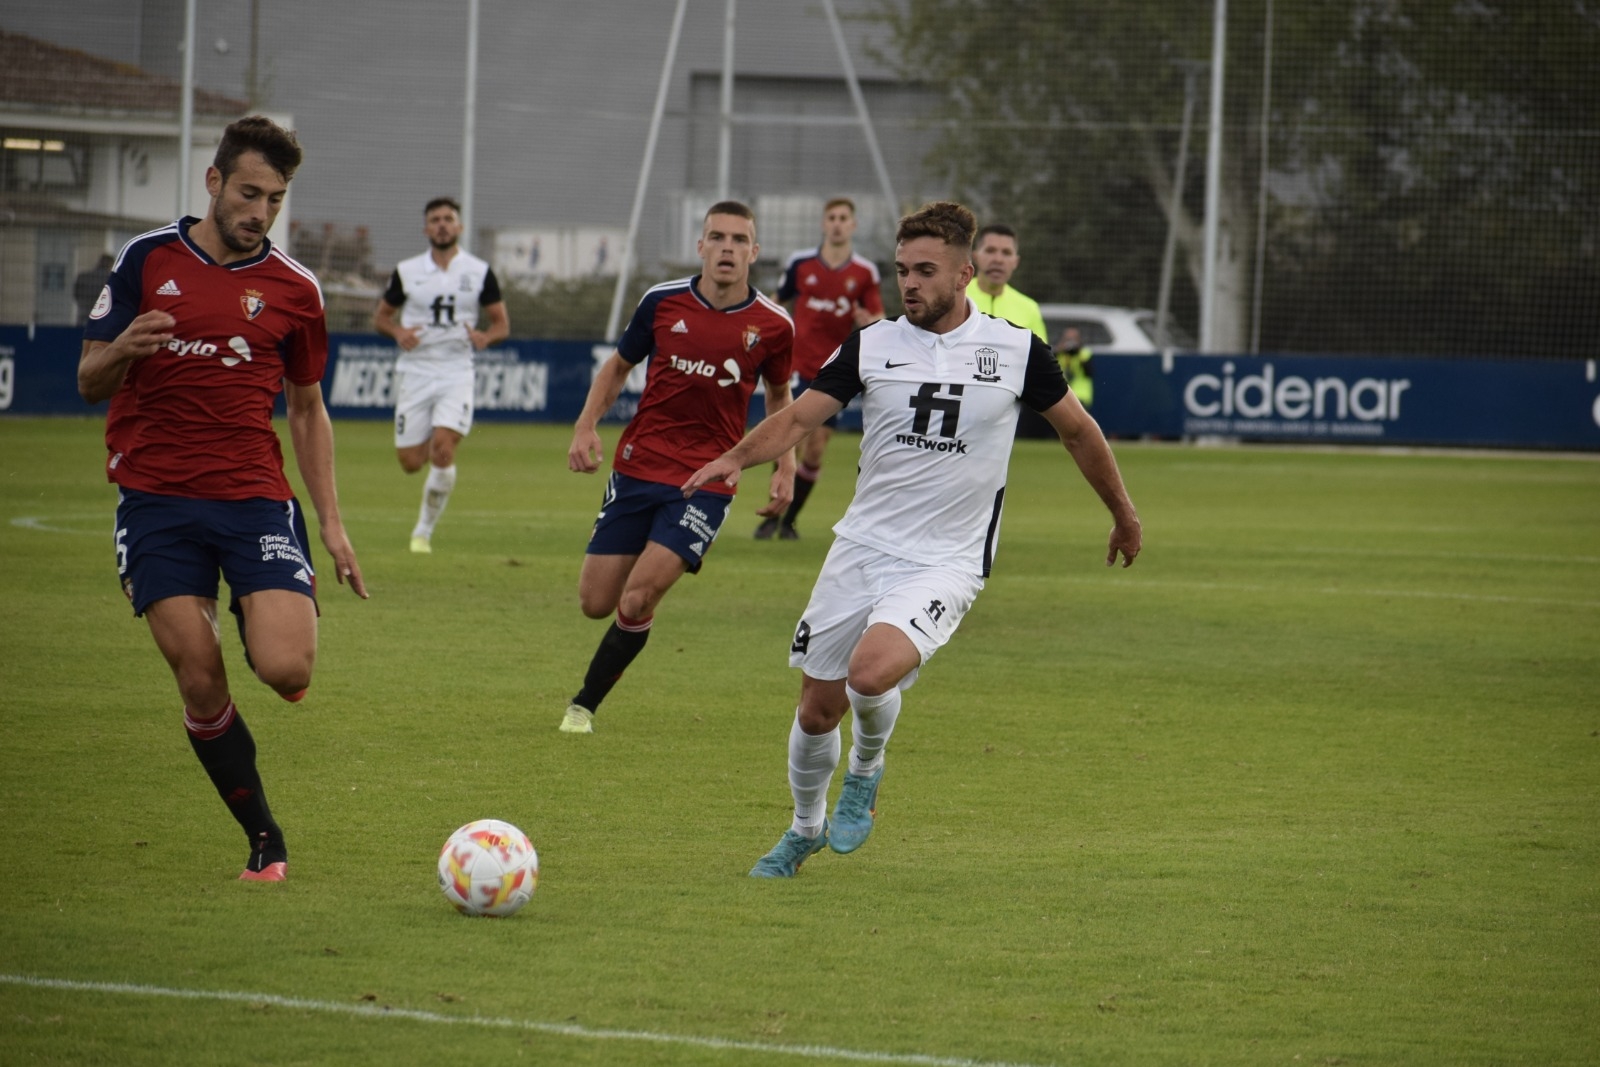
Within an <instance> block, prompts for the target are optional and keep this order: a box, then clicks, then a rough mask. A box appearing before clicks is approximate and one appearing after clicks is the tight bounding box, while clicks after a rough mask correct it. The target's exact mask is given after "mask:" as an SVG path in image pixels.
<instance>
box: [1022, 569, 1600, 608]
mask: <svg viewBox="0 0 1600 1067" xmlns="http://www.w3.org/2000/svg"><path fill="white" fill-rule="evenodd" d="M991 580H992V579H991ZM1005 580H1007V581H1013V582H1027V583H1028V584H1029V585H1040V584H1048V583H1050V582H1070V583H1072V584H1073V585H1104V586H1109V585H1111V584H1112V582H1113V580H1112V579H1110V578H1101V577H1094V578H1087V577H1080V576H1077V575H1069V574H1049V575H1027V576H1022V575H1018V576H1016V577H1010V576H1007V577H1006V578H1005ZM1116 584H1117V587H1118V588H1120V589H1125V590H1133V589H1143V588H1151V589H1200V590H1211V589H1215V590H1219V591H1225V592H1232V593H1283V592H1286V591H1287V592H1296V591H1298V592H1307V593H1321V594H1322V595H1324V596H1370V597H1408V598H1410V599H1414V600H1465V601H1470V602H1474V603H1483V604H1539V605H1548V606H1554V607H1559V608H1600V600H1558V599H1555V598H1553V597H1537V596H1500V595H1497V594H1493V593H1437V592H1434V591H1432V590H1428V589H1345V588H1341V587H1339V586H1322V587H1320V588H1305V587H1299V588H1290V587H1287V586H1281V585H1271V586H1268V585H1256V584H1253V583H1250V582H1184V581H1174V580H1164V579H1160V578H1154V579H1149V578H1146V579H1140V580H1137V581H1135V580H1133V579H1129V580H1128V581H1127V582H1125V583H1124V582H1117V583H1116Z"/></svg>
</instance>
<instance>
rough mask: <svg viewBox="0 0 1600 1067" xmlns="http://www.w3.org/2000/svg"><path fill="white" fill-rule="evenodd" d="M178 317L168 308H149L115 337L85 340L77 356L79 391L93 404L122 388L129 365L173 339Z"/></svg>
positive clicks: (151, 354)
mask: <svg viewBox="0 0 1600 1067" xmlns="http://www.w3.org/2000/svg"><path fill="white" fill-rule="evenodd" d="M177 324H178V320H176V319H174V318H173V317H172V316H171V315H168V314H167V313H166V312H165V311H146V312H145V313H144V314H143V315H140V316H138V317H136V318H135V319H134V320H133V321H132V322H130V323H128V326H127V328H126V329H124V330H123V331H122V332H121V333H120V334H118V335H117V338H116V340H114V341H85V342H83V351H82V353H81V354H80V355H79V356H78V395H80V396H82V397H83V399H84V400H86V401H88V402H89V403H91V404H98V403H99V402H100V401H102V400H105V399H107V398H109V397H110V396H111V395H112V394H113V393H115V392H116V391H117V390H118V389H120V388H122V380H123V379H124V378H125V377H127V374H128V367H129V366H130V365H132V363H133V361H134V360H136V359H144V358H146V357H148V356H153V355H155V354H156V353H157V352H159V351H161V350H162V349H163V348H165V347H166V346H167V342H168V341H171V340H172V328H173V327H174V326H176V325H177Z"/></svg>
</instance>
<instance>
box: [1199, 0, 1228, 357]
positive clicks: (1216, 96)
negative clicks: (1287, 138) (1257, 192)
mask: <svg viewBox="0 0 1600 1067" xmlns="http://www.w3.org/2000/svg"><path fill="white" fill-rule="evenodd" d="M1215 4H1216V7H1215V9H1214V14H1213V18H1212V25H1211V129H1210V130H1209V131H1208V134H1209V135H1208V136H1207V138H1206V221H1205V243H1204V249H1205V250H1204V252H1203V255H1204V257H1205V262H1204V264H1203V266H1202V270H1201V274H1200V351H1202V352H1212V351H1215V350H1216V340H1217V224H1218V221H1219V220H1218V218H1217V215H1218V212H1219V210H1220V204H1221V201H1222V84H1223V77H1222V75H1223V54H1224V52H1225V50H1226V45H1227V37H1228V0H1215Z"/></svg>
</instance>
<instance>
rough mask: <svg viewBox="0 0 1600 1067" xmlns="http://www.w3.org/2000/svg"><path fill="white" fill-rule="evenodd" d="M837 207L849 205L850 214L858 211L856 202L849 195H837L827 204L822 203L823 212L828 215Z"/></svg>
mask: <svg viewBox="0 0 1600 1067" xmlns="http://www.w3.org/2000/svg"><path fill="white" fill-rule="evenodd" d="M836 207H847V208H849V209H850V214H852V215H854V214H855V213H856V202H855V201H854V200H851V199H850V198H849V197H848V196H836V197H834V198H833V199H832V200H829V201H828V202H827V203H826V204H823V205H822V213H823V214H824V215H826V214H827V213H828V212H830V211H832V210H833V209H834V208H836Z"/></svg>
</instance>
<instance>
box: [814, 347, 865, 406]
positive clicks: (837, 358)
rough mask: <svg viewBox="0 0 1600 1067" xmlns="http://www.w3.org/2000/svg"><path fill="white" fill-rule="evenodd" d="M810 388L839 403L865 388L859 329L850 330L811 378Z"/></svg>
mask: <svg viewBox="0 0 1600 1067" xmlns="http://www.w3.org/2000/svg"><path fill="white" fill-rule="evenodd" d="M811 388H813V389H820V390H822V391H823V392H824V393H827V394H828V395H829V396H831V397H833V398H834V399H835V400H837V401H838V402H839V403H841V404H848V403H850V401H852V400H854V399H855V398H856V397H857V396H859V395H860V394H861V391H862V390H863V389H865V388H866V386H865V385H863V384H862V382H861V331H860V330H851V331H850V336H849V337H846V338H845V339H844V344H842V345H840V346H839V348H838V350H837V351H836V352H834V354H833V355H831V356H829V357H828V362H826V363H824V364H823V365H822V369H821V370H819V371H817V376H816V377H815V378H813V379H812V380H811Z"/></svg>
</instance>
